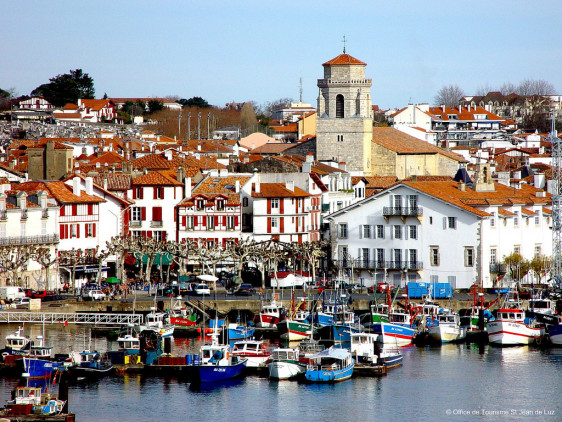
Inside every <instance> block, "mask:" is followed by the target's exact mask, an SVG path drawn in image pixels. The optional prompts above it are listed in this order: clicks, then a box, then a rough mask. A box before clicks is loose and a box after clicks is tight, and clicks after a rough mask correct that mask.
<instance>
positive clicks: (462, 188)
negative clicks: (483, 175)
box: [459, 182, 466, 192]
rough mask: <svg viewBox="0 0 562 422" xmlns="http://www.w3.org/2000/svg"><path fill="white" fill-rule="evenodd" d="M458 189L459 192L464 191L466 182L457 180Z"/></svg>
mask: <svg viewBox="0 0 562 422" xmlns="http://www.w3.org/2000/svg"><path fill="white" fill-rule="evenodd" d="M459 190H460V191H461V192H464V191H466V184H465V183H464V182H459Z"/></svg>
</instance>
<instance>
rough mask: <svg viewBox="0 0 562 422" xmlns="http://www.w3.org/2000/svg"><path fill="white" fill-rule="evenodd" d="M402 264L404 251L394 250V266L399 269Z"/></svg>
mask: <svg viewBox="0 0 562 422" xmlns="http://www.w3.org/2000/svg"><path fill="white" fill-rule="evenodd" d="M401 262H402V249H394V265H395V268H399V267H400V265H401Z"/></svg>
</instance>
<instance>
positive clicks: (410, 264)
mask: <svg viewBox="0 0 562 422" xmlns="http://www.w3.org/2000/svg"><path fill="white" fill-rule="evenodd" d="M337 263H338V265H339V266H342V267H343V268H351V266H352V265H351V264H352V263H351V262H350V261H349V260H339V261H337ZM353 264H354V265H353V266H354V267H355V268H361V269H369V270H384V269H386V270H414V271H415V270H422V269H423V262H421V261H377V260H364V259H359V260H358V261H356V262H354V263H353Z"/></svg>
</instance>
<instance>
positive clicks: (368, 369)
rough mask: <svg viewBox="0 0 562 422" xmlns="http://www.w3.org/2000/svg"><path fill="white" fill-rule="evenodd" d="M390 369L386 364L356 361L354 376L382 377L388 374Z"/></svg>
mask: <svg viewBox="0 0 562 422" xmlns="http://www.w3.org/2000/svg"><path fill="white" fill-rule="evenodd" d="M387 372H388V369H387V367H386V365H366V364H363V363H356V364H355V367H354V368H353V376H354V377H382V376H384V375H386V374H387Z"/></svg>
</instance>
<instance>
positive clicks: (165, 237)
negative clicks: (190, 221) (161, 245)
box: [162, 232, 168, 242]
mask: <svg viewBox="0 0 562 422" xmlns="http://www.w3.org/2000/svg"><path fill="white" fill-rule="evenodd" d="M167 238H168V232H162V240H163V241H164V242H165V241H166V239H167Z"/></svg>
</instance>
